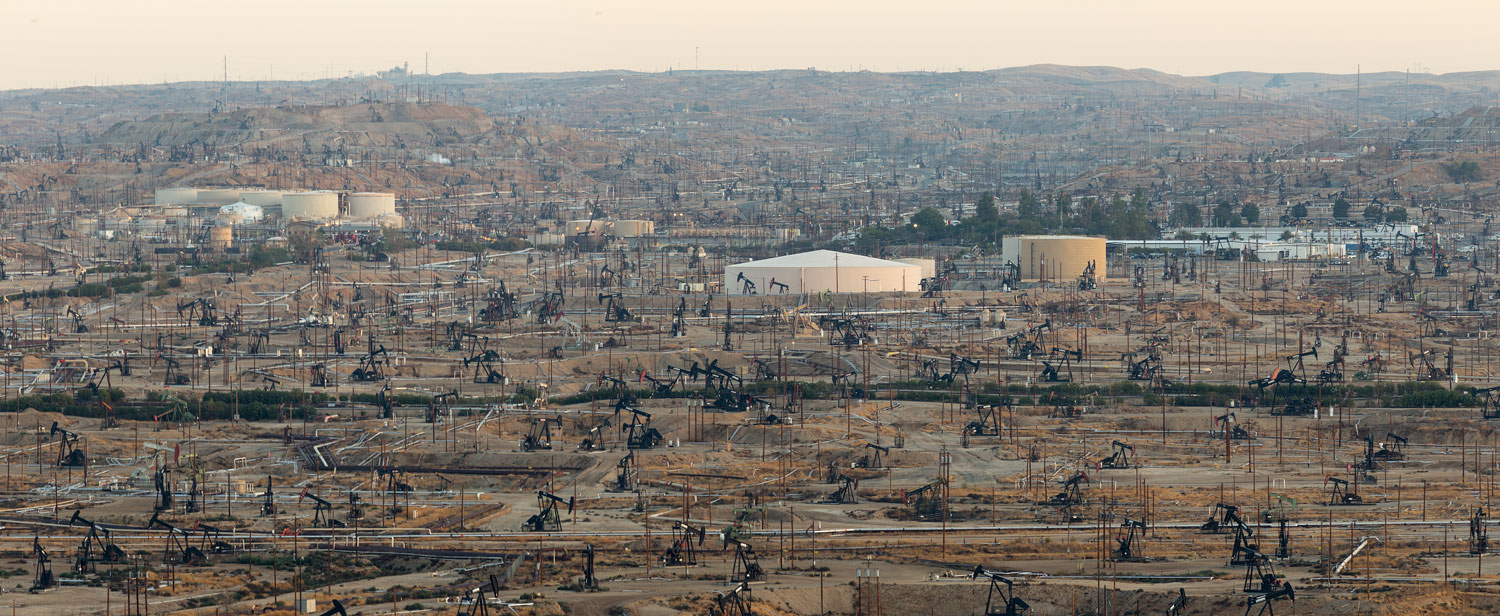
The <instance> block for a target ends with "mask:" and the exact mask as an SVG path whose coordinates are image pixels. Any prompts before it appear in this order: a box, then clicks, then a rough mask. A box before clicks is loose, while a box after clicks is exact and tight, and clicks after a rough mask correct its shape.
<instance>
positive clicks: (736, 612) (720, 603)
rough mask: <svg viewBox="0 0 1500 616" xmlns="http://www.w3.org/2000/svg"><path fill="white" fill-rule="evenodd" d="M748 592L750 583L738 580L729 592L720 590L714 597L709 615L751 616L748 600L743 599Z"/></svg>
mask: <svg viewBox="0 0 1500 616" xmlns="http://www.w3.org/2000/svg"><path fill="white" fill-rule="evenodd" d="M749 594H750V583H749V582H740V583H739V584H737V585H735V587H734V588H733V589H731V590H730V591H729V592H721V593H719V594H718V595H717V596H715V597H714V606H713V608H712V609H711V610H710V611H709V615H710V616H752V615H753V614H754V612H753V611H751V609H750V602H749V601H748V600H746V599H745V597H746V596H748V595H749Z"/></svg>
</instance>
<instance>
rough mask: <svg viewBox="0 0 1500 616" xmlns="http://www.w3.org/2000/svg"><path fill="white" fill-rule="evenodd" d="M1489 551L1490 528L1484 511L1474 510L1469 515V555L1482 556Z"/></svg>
mask: <svg viewBox="0 0 1500 616" xmlns="http://www.w3.org/2000/svg"><path fill="white" fill-rule="evenodd" d="M1489 550H1490V527H1489V521H1488V520H1486V519H1485V515H1484V509H1482V508H1481V509H1475V510H1474V512H1473V513H1472V514H1470V515H1469V553H1470V554H1484V553H1485V552H1488V551H1489Z"/></svg>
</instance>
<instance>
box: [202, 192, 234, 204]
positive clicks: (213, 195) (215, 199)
mask: <svg viewBox="0 0 1500 616" xmlns="http://www.w3.org/2000/svg"><path fill="white" fill-rule="evenodd" d="M240 192H241V191H240V189H238V188H201V189H199V190H198V203H202V204H206V205H229V204H231V203H234V202H236V201H239V200H240Z"/></svg>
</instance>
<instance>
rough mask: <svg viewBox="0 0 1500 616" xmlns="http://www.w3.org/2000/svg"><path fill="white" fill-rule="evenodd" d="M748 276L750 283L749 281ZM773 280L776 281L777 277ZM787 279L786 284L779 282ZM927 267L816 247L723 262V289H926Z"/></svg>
mask: <svg viewBox="0 0 1500 616" xmlns="http://www.w3.org/2000/svg"><path fill="white" fill-rule="evenodd" d="M746 281H749V283H750V284H749V285H746V284H745V283H746ZM773 281H774V282H773ZM782 284H784V285H786V287H785V288H784V289H783V288H782V287H781V286H780V285H782ZM921 285H922V267H921V266H920V265H915V264H911V263H901V262H899V261H887V260H885V259H876V258H874V257H866V256H864V255H856V254H849V253H847V252H836V251H832V250H814V251H812V252H803V253H798V254H794V255H786V256H781V257H774V258H771V259H763V260H760V261H749V262H746V263H740V264H737V265H730V266H728V267H726V268H724V291H725V292H726V293H730V294H734V295H745V294H749V293H754V294H759V295H774V294H778V293H822V292H824V291H829V292H833V293H863V292H865V291H869V292H871V293H875V292H891V291H896V292H904V293H912V292H916V291H920V290H921Z"/></svg>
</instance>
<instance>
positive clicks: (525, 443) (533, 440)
mask: <svg viewBox="0 0 1500 616" xmlns="http://www.w3.org/2000/svg"><path fill="white" fill-rule="evenodd" d="M553 423H554V420H551V419H547V418H546V417H533V418H531V431H529V432H527V433H526V436H525V437H524V438H522V439H521V451H544V450H550V449H552V424H553Z"/></svg>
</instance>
